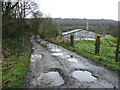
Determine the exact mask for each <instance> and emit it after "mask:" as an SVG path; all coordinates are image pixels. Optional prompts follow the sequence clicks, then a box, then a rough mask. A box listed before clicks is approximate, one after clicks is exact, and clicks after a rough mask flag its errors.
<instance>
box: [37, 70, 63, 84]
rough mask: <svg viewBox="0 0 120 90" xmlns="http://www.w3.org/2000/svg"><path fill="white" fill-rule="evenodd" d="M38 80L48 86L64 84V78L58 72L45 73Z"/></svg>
mask: <svg viewBox="0 0 120 90" xmlns="http://www.w3.org/2000/svg"><path fill="white" fill-rule="evenodd" d="M38 82H39V83H40V84H41V85H47V86H60V85H62V84H64V80H63V78H62V77H61V76H60V74H59V73H58V72H48V73H43V74H41V75H40V77H38Z"/></svg>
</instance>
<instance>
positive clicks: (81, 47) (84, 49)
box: [48, 35, 120, 71]
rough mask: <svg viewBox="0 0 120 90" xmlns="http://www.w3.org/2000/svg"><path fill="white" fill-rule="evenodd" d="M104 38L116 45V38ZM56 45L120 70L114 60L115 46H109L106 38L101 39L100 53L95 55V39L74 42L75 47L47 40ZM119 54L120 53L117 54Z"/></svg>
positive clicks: (118, 63)
mask: <svg viewBox="0 0 120 90" xmlns="http://www.w3.org/2000/svg"><path fill="white" fill-rule="evenodd" d="M106 39H107V40H108V41H110V43H111V45H115V46H116V39H115V38H114V37H112V36H109V35H108V36H106ZM48 41H50V42H52V43H55V44H57V45H60V46H63V47H64V48H66V49H68V50H71V51H74V52H76V53H78V54H79V55H82V56H84V57H86V58H88V59H89V60H91V61H93V62H96V63H98V64H100V65H103V66H105V67H107V68H109V69H111V70H115V71H120V62H115V50H116V47H111V45H109V44H108V43H106V40H104V39H103V40H101V45H100V55H95V54H94V51H95V41H92V40H81V41H78V42H77V43H76V41H75V43H76V44H75V47H74V48H73V47H71V46H69V45H65V44H62V43H60V42H59V40H56V41H55V40H48ZM119 56H120V55H119Z"/></svg>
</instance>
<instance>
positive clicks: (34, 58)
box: [30, 54, 42, 62]
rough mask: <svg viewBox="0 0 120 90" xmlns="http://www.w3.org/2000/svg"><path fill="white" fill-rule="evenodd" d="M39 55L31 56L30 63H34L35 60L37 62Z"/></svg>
mask: <svg viewBox="0 0 120 90" xmlns="http://www.w3.org/2000/svg"><path fill="white" fill-rule="evenodd" d="M41 57H42V56H41V55H39V54H33V55H31V58H30V59H31V61H32V62H34V61H35V60H38V59H41Z"/></svg>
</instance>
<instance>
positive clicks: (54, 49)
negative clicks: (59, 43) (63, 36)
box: [51, 48, 61, 52]
mask: <svg viewBox="0 0 120 90" xmlns="http://www.w3.org/2000/svg"><path fill="white" fill-rule="evenodd" d="M51 51H52V52H60V51H61V50H60V49H57V48H53V49H51Z"/></svg>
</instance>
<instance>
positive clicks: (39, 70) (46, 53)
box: [24, 36, 119, 88]
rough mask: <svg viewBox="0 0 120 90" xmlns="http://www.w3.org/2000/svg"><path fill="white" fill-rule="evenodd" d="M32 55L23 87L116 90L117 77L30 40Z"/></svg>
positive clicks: (80, 57)
mask: <svg viewBox="0 0 120 90" xmlns="http://www.w3.org/2000/svg"><path fill="white" fill-rule="evenodd" d="M30 42H31V45H32V53H31V58H30V65H29V72H28V74H27V77H26V79H25V85H24V87H29V88H35V87H37V88H46V87H47V88H49V87H50V88H51V87H53V88H54V87H58V88H118V78H119V76H118V74H117V73H116V72H114V71H111V70H108V69H107V68H105V67H103V66H99V65H97V64H95V63H93V62H91V61H90V60H88V59H86V58H84V57H82V56H80V55H78V54H76V53H74V52H71V51H69V50H66V49H64V48H63V47H61V46H58V45H55V44H52V43H50V42H47V41H44V40H42V39H40V38H39V36H37V37H35V36H32V37H31V38H30Z"/></svg>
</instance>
